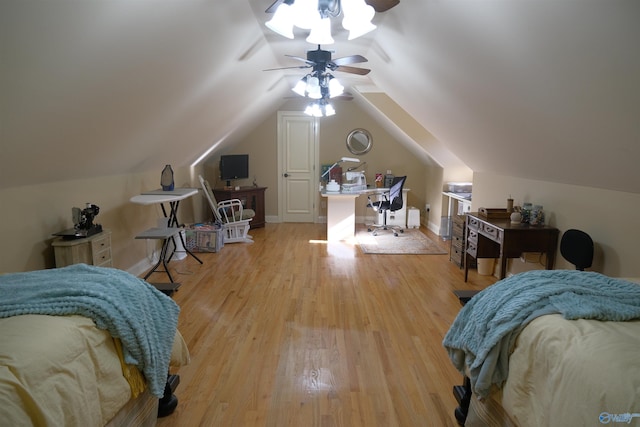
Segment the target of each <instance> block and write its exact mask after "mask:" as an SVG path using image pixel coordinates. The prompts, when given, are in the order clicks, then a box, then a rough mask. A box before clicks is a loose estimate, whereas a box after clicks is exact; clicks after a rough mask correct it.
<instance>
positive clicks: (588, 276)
mask: <svg viewBox="0 0 640 427" xmlns="http://www.w3.org/2000/svg"><path fill="white" fill-rule="evenodd" d="M552 313H560V314H562V315H563V317H564V318H565V319H569V320H572V319H597V320H610V321H626V320H632V319H640V286H638V285H637V284H634V283H631V282H627V281H624V280H619V279H613V278H610V277H607V276H604V275H602V274H599V273H594V272H582V271H575V270H573V271H572V270H534V271H529V272H526V273H521V274H516V275H514V276H511V277H509V278H507V279H503V280H501V281H499V282H497V283H495V284H494V285H492V286H489V287H488V288H486V289H485V290H484V291H482V292H480V293H478V294H477V295H475V296H474V297H473V298H472V299H471V300H470V301H469V302H468V303H467V304H466V305H465V306H464V307H463V308H462V310H460V313H459V314H458V316H457V317H456V319H455V320H454V322H453V324H452V326H451V328H450V329H449V331H448V332H447V334H446V336H445V337H444V341H443V345H444V347H445V348H446V349H447V352H448V353H449V358H450V359H451V361H452V362H453V364H454V365H455V367H456V368H457V369H458V370H459V371H460V372H462V373H464V374H466V375H469V379H470V380H471V386H472V390H473V392H474V393H476V394H477V395H478V396H480V397H486V396H487V395H488V394H489V391H490V389H491V386H492V385H493V384H495V385H498V386H501V385H502V383H503V382H504V381H505V380H506V379H507V375H508V372H509V369H508V366H509V355H510V354H511V352H512V350H513V347H514V344H515V341H516V338H517V337H518V334H519V333H520V331H521V330H522V329H523V328H524V327H525V326H526V325H527V324H528V323H529V322H530V321H531V320H533V319H535V318H536V317H539V316H542V315H545V314H552Z"/></svg>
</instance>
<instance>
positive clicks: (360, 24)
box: [342, 0, 377, 40]
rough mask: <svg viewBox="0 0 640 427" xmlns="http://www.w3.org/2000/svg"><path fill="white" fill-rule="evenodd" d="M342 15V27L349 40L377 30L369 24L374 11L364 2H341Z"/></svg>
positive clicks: (350, 0)
mask: <svg viewBox="0 0 640 427" xmlns="http://www.w3.org/2000/svg"><path fill="white" fill-rule="evenodd" d="M342 13H343V15H344V18H343V20H342V26H343V27H344V28H345V29H346V30H349V37H348V39H349V40H353V39H355V38H358V37H360V36H362V35H364V34H367V33H368V32H370V31H373V30H375V29H376V28H377V27H376V26H375V25H373V24H372V23H371V20H372V19H373V17H374V16H375V14H376V11H375V10H374V8H373V7H371V6H369V5H368V4H366V3H365V2H364V0H342Z"/></svg>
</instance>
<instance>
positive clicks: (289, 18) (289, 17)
mask: <svg viewBox="0 0 640 427" xmlns="http://www.w3.org/2000/svg"><path fill="white" fill-rule="evenodd" d="M293 19H294V16H293V10H292V6H289V5H288V4H286V3H282V4H281V5H280V6H278V8H277V9H276V13H274V14H273V18H271V19H270V20H269V21H267V22H266V23H265V25H266V26H267V28H269V29H271V30H273V31H275V32H276V33H278V34H280V35H281V36H285V37H286V38H288V39H292V38H293Z"/></svg>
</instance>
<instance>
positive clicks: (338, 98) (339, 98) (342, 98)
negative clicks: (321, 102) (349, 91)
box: [329, 95, 353, 101]
mask: <svg viewBox="0 0 640 427" xmlns="http://www.w3.org/2000/svg"><path fill="white" fill-rule="evenodd" d="M329 99H330V100H331V101H351V100H352V99H353V96H348V95H338V96H334V97H333V98H329Z"/></svg>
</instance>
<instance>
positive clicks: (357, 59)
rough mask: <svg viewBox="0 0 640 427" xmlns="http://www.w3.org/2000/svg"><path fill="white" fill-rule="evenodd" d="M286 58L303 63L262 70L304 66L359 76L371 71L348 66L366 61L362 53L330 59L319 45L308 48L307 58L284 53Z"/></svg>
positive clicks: (300, 67) (328, 52)
mask: <svg viewBox="0 0 640 427" xmlns="http://www.w3.org/2000/svg"><path fill="white" fill-rule="evenodd" d="M285 56H286V57H288V58H292V59H295V60H297V61H302V62H304V63H305V65H298V66H293V67H280V68H268V69H266V70H264V71H273V70H286V69H292V68H298V69H304V68H312V69H313V72H314V73H315V72H319V73H324V72H326V71H341V72H343V73H351V74H358V75H361V76H366V75H367V74H369V72H371V70H369V69H367V68H359V67H350V66H349V64H358V63H361V62H367V61H368V59H367V58H365V57H364V56H362V55H350V56H344V57H342V58H336V59H331V52H330V51H328V50H322V49H321V48H320V45H318V49H316V50H308V51H307V58H306V59H305V58H302V57H299V56H294V55H285Z"/></svg>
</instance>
